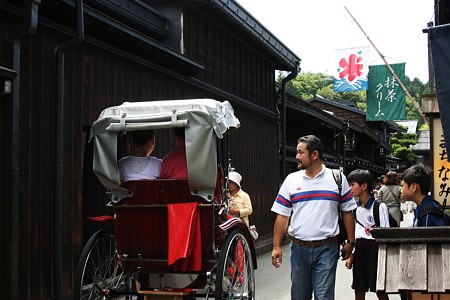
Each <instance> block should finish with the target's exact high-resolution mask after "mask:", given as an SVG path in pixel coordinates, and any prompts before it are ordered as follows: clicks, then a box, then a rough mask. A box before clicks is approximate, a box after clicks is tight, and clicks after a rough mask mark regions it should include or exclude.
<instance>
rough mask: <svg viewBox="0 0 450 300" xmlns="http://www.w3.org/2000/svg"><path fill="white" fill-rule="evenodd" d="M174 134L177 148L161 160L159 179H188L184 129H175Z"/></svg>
mask: <svg viewBox="0 0 450 300" xmlns="http://www.w3.org/2000/svg"><path fill="white" fill-rule="evenodd" d="M174 133H175V143H176V144H177V148H176V149H175V150H173V151H172V152H170V153H168V154H167V155H166V156H165V157H164V158H163V161H162V165H161V174H160V178H161V179H187V178H188V169H187V161H186V145H185V134H184V128H183V127H178V128H175V129H174Z"/></svg>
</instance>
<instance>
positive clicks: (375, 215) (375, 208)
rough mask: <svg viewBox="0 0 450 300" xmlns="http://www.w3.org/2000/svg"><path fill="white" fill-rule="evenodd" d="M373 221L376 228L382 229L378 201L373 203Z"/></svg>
mask: <svg viewBox="0 0 450 300" xmlns="http://www.w3.org/2000/svg"><path fill="white" fill-rule="evenodd" d="M373 219H374V221H375V226H377V227H380V202H378V201H377V200H375V201H374V202H373Z"/></svg>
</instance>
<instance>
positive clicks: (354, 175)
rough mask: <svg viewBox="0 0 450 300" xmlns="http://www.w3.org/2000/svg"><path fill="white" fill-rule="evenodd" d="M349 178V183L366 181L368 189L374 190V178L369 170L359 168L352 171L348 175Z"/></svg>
mask: <svg viewBox="0 0 450 300" xmlns="http://www.w3.org/2000/svg"><path fill="white" fill-rule="evenodd" d="M347 180H348V182H349V183H352V182H357V183H358V184H359V185H362V184H363V183H366V184H367V190H368V191H369V192H372V190H373V178H372V175H371V174H370V172H369V171H367V170H362V169H358V170H354V171H351V172H350V174H348V176H347Z"/></svg>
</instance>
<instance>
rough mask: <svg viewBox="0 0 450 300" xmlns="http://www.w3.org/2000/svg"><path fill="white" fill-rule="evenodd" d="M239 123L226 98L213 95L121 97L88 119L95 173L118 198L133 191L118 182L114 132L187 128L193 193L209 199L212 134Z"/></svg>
mask: <svg viewBox="0 0 450 300" xmlns="http://www.w3.org/2000/svg"><path fill="white" fill-rule="evenodd" d="M239 126H240V122H239V120H238V118H237V117H236V116H235V115H234V110H233V108H232V107H231V104H230V103H229V102H228V101H224V102H219V101H216V100H213V99H190V100H165V101H147V102H125V103H123V104H122V105H119V106H113V107H109V108H107V109H105V110H103V112H102V113H101V114H100V116H99V117H98V119H97V120H96V121H95V122H94V123H93V124H92V127H91V134H90V140H93V142H94V166H93V168H94V172H95V174H96V175H97V177H98V178H99V179H100V181H101V183H102V184H103V186H104V187H105V188H106V189H108V190H109V191H110V192H111V196H112V198H111V199H112V201H113V202H114V203H116V202H119V201H120V200H121V199H123V198H125V197H129V196H131V195H132V193H131V192H130V191H128V190H126V189H124V188H123V187H121V186H120V179H119V169H118V157H117V136H118V134H119V133H123V132H127V131H135V130H147V129H161V128H175V127H185V134H186V159H187V164H188V173H189V178H188V179H189V187H190V189H191V193H193V194H196V195H199V196H201V197H203V198H205V199H207V200H209V201H211V200H212V199H213V195H214V189H215V186H216V178H217V149H216V137H218V138H222V137H223V134H224V133H225V132H226V131H227V130H228V129H229V128H230V127H235V128H239Z"/></svg>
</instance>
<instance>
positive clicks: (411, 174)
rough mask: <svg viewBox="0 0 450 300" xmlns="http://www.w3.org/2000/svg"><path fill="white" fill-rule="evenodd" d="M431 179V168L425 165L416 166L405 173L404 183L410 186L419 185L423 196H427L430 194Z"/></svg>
mask: <svg viewBox="0 0 450 300" xmlns="http://www.w3.org/2000/svg"><path fill="white" fill-rule="evenodd" d="M431 179H432V173H431V168H430V167H429V166H426V165H424V164H417V165H414V166H412V167H409V168H408V169H407V170H406V171H405V172H403V182H406V183H407V184H408V185H411V184H413V183H417V184H418V185H419V187H420V191H421V192H422V194H423V195H427V194H428V193H429V192H430V187H431Z"/></svg>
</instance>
